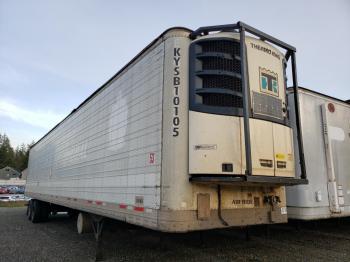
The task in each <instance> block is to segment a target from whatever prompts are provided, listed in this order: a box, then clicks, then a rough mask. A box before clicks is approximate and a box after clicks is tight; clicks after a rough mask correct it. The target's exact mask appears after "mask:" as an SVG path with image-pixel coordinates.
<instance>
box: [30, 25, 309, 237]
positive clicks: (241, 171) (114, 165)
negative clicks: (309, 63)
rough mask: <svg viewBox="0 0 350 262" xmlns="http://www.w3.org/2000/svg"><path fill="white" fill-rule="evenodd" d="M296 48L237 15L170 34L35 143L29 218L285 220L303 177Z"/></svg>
mask: <svg viewBox="0 0 350 262" xmlns="http://www.w3.org/2000/svg"><path fill="white" fill-rule="evenodd" d="M212 31H215V33H210V32H212ZM245 32H249V33H251V34H253V35H256V36H257V37H258V38H255V37H252V36H246V35H245ZM260 38H261V39H264V41H263V40H261V39H260ZM269 42H270V43H273V44H274V45H276V46H279V47H281V48H284V49H286V50H287V55H285V54H283V53H282V52H281V51H280V50H279V49H278V48H276V47H275V46H274V45H271V44H269ZM294 56H295V48H294V47H291V46H289V45H287V44H285V43H283V42H281V41H279V40H277V39H275V38H273V37H271V36H269V35H267V34H265V33H262V32H260V31H258V30H256V29H254V28H252V27H250V26H248V25H245V24H243V23H241V22H239V23H237V24H233V25H225V26H214V27H205V28H200V29H198V30H196V31H194V32H192V31H191V30H188V29H184V28H172V29H169V30H167V31H166V32H164V33H163V34H162V35H161V36H159V37H158V38H157V39H155V40H154V41H153V42H152V43H151V44H150V45H149V46H147V47H146V48H145V49H144V50H143V51H142V52H141V53H140V54H138V55H137V56H136V57H135V58H134V59H133V60H132V61H131V62H130V63H129V64H127V65H126V66H125V67H124V68H122V69H121V70H120V71H119V72H118V73H117V74H116V75H115V76H113V77H112V78H111V79H110V80H109V81H108V82H107V83H106V84H105V85H103V86H102V87H101V88H100V89H98V90H97V91H96V92H95V93H94V94H92V95H91V96H90V97H89V98H88V99H87V100H85V101H84V102H83V103H82V104H81V105H80V106H79V107H78V108H77V109H75V110H73V112H72V113H71V114H70V115H69V116H67V117H66V118H65V119H64V120H63V121H62V122H61V123H59V124H58V125H57V126H56V127H54V128H53V129H52V130H51V131H50V132H49V133H48V134H47V135H45V136H44V137H43V138H42V139H41V140H39V141H38V142H37V143H36V144H35V145H34V146H33V147H32V148H31V150H30V156H29V168H28V169H29V174H28V178H27V186H26V195H27V196H30V197H32V198H33V199H34V200H33V201H31V204H30V205H29V209H28V216H29V218H30V219H31V220H32V221H33V222H39V221H42V220H45V219H46V218H47V217H48V214H49V213H50V212H51V211H50V210H52V209H53V208H57V207H67V208H70V210H78V211H79V212H81V214H80V216H79V219H78V229H79V231H80V232H82V231H84V230H83V228H84V225H86V223H85V222H84V220H85V221H86V218H87V217H88V216H87V214H93V217H94V218H95V221H97V222H96V225H97V229H96V228H95V232H97V233H98V232H99V229H100V226H98V225H100V221H101V219H96V218H97V217H99V218H103V217H110V218H113V219H118V220H122V221H126V222H128V223H132V224H136V225H141V226H144V227H147V228H151V229H155V230H160V231H168V232H185V231H190V230H202V229H210V228H219V227H226V226H246V225H254V224H264V223H265V224H269V223H282V222H286V221H287V212H286V199H285V185H291V184H298V183H305V182H306V179H305V177H303V176H302V179H301V178H300V177H296V176H295V170H294V149H293V137H292V129H291V127H290V123H289V119H288V113H287V108H288V105H287V104H288V102H287V100H286V90H285V81H286V78H285V66H286V61H287V60H288V59H289V58H290V57H291V58H292V62H293V61H295V60H294ZM292 69H293V70H292V71H293V75H294V76H295V79H294V80H295V81H294V83H295V87H296V86H297V84H296V72H295V64H294V62H293V63H292ZM295 90H296V91H297V88H296V89H295Z"/></svg>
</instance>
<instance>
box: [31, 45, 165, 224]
mask: <svg viewBox="0 0 350 262" xmlns="http://www.w3.org/2000/svg"><path fill="white" fill-rule="evenodd" d="M163 59H164V42H161V41H158V43H156V44H155V45H154V46H153V47H152V48H151V49H150V50H149V51H147V52H146V54H144V55H143V56H141V57H140V58H139V59H138V60H137V61H136V62H134V63H133V64H132V65H131V66H129V67H128V68H127V69H126V70H125V71H124V72H123V73H122V74H121V75H119V76H117V77H116V78H115V79H113V80H112V81H111V82H110V83H109V84H108V86H106V87H105V88H103V89H102V90H101V91H100V92H98V93H97V94H96V95H95V96H94V97H93V98H92V99H90V100H89V101H88V102H87V103H86V104H84V105H83V106H82V107H81V108H79V110H77V111H76V112H75V113H74V114H71V115H70V116H69V117H68V118H67V119H65V120H64V121H63V122H61V124H60V125H59V126H58V127H57V128H55V129H53V131H52V132H50V133H49V134H48V135H47V136H45V137H44V138H43V139H42V140H41V141H39V143H37V144H36V145H35V146H34V147H33V148H32V149H31V151H30V160H29V175H28V180H27V186H26V194H27V195H28V196H32V197H35V198H38V199H43V200H49V201H51V202H54V203H58V204H59V203H64V204H65V205H67V206H72V207H74V208H80V209H84V210H89V211H91V210H97V213H101V214H103V215H107V216H112V217H115V216H121V217H123V212H122V211H123V210H119V211H120V212H119V214H118V215H117V214H116V212H115V208H116V207H117V208H121V209H126V210H127V209H132V211H135V210H136V211H138V210H139V211H140V210H141V211H144V210H146V211H147V210H148V213H149V216H151V221H150V223H151V224H152V225H151V226H152V227H155V224H156V215H151V214H153V213H154V212H153V211H154V210H157V209H159V206H160V172H161V127H162V93H163ZM62 201H63V202H62ZM92 205H94V206H93V207H91V206H92ZM95 213H96V211H95ZM138 216H139V214H138V213H137V212H135V215H134V217H136V218H137V217H138ZM124 219H128V218H127V217H124ZM130 219H135V218H130ZM142 223H143V222H142V221H138V224H142Z"/></svg>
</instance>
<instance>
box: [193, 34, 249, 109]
mask: <svg viewBox="0 0 350 262" xmlns="http://www.w3.org/2000/svg"><path fill="white" fill-rule="evenodd" d="M239 54H240V44H239V41H238V40H235V39H227V38H213V39H211V38H210V39H203V40H199V41H196V42H194V43H192V44H191V46H190V109H191V110H194V111H199V112H207V113H215V114H227V115H242V112H243V98H242V82H241V61H240V56H239Z"/></svg>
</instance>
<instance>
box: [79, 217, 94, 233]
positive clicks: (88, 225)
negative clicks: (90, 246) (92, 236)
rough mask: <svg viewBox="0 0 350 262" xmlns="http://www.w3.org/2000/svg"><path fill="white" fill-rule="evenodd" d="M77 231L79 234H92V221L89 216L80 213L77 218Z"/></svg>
mask: <svg viewBox="0 0 350 262" xmlns="http://www.w3.org/2000/svg"><path fill="white" fill-rule="evenodd" d="M77 230H78V233H79V234H85V233H91V232H92V220H91V217H90V215H89V214H87V213H82V212H80V213H79V215H78V218H77Z"/></svg>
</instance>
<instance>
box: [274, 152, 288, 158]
mask: <svg viewBox="0 0 350 262" xmlns="http://www.w3.org/2000/svg"><path fill="white" fill-rule="evenodd" d="M285 157H286V156H285V155H284V154H280V153H278V154H276V158H277V159H284V158H285Z"/></svg>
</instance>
